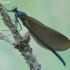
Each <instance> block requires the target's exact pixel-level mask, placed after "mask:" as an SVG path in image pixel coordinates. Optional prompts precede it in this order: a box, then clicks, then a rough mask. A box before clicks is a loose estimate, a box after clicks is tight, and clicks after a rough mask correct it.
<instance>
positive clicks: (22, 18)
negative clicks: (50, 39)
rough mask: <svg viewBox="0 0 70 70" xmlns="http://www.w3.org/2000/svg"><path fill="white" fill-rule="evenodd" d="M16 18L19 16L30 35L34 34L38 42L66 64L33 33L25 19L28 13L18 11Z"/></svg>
mask: <svg viewBox="0 0 70 70" xmlns="http://www.w3.org/2000/svg"><path fill="white" fill-rule="evenodd" d="M15 16H17V17H18V18H19V19H20V20H21V21H22V23H23V25H24V26H25V27H26V28H27V29H28V30H29V31H30V33H31V34H32V36H34V37H35V38H36V39H37V40H38V41H40V43H41V44H43V45H44V46H46V47H47V48H48V49H49V50H51V51H52V52H53V53H54V54H55V55H56V56H57V57H58V58H59V59H60V60H61V62H62V63H63V64H64V65H66V64H65V61H64V60H63V59H62V57H61V56H60V55H59V54H58V53H57V52H56V51H54V50H53V49H52V48H51V47H50V46H49V45H48V44H45V43H44V42H43V41H42V40H41V39H40V38H39V37H38V36H37V35H36V34H35V33H34V32H33V31H32V29H30V27H29V26H28V23H27V22H26V21H25V19H24V18H25V17H26V13H25V12H21V11H17V12H16V13H15Z"/></svg>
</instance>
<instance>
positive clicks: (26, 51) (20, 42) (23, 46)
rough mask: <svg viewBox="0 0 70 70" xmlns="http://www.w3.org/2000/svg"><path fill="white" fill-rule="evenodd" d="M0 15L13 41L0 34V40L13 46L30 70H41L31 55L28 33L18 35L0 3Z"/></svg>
mask: <svg viewBox="0 0 70 70" xmlns="http://www.w3.org/2000/svg"><path fill="white" fill-rule="evenodd" d="M0 14H1V16H2V17H3V18H2V19H3V22H4V23H5V24H6V26H7V27H8V28H9V30H10V31H11V32H12V34H13V37H14V38H13V39H14V40H13V41H12V40H11V39H10V38H9V37H7V36H5V35H3V33H0V38H2V39H3V40H5V41H7V42H9V43H10V44H12V45H13V46H14V48H16V49H18V50H19V52H20V53H21V54H22V56H23V57H24V59H25V60H26V62H27V64H28V66H29V67H30V70H42V68H41V65H40V64H39V63H38V62H37V60H36V57H35V56H34V55H33V52H32V48H31V47H30V45H29V41H30V33H29V32H27V33H26V34H25V36H21V35H20V33H19V32H18V30H17V28H16V27H15V26H14V25H13V23H12V21H11V19H10V17H9V15H8V14H7V12H6V11H5V10H4V8H3V6H2V4H1V3H0Z"/></svg>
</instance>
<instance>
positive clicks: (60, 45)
mask: <svg viewBox="0 0 70 70" xmlns="http://www.w3.org/2000/svg"><path fill="white" fill-rule="evenodd" d="M26 21H27V22H28V25H29V27H30V29H32V31H33V32H34V33H35V34H36V35H37V36H38V37H39V38H40V39H41V40H42V41H43V42H45V43H46V44H47V45H48V46H50V47H51V48H52V49H54V50H56V51H63V50H66V49H68V48H69V47H70V40H69V39H68V38H67V37H65V36H64V35H63V34H61V33H59V32H57V31H55V30H53V29H51V28H49V27H47V26H45V25H44V24H42V23H41V22H39V21H38V20H36V19H34V18H32V17H30V16H27V17H26ZM32 36H33V35H32ZM33 38H34V39H35V40H36V42H37V43H38V44H40V45H41V46H42V47H44V48H46V49H47V47H46V46H44V45H43V44H41V43H40V42H39V40H37V39H36V38H35V37H34V36H33Z"/></svg>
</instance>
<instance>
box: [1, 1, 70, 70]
mask: <svg viewBox="0 0 70 70" xmlns="http://www.w3.org/2000/svg"><path fill="white" fill-rule="evenodd" d="M2 1H3V2H8V3H3V6H5V7H6V8H7V9H9V10H10V9H11V8H12V7H13V6H18V9H19V10H21V11H24V12H26V13H27V14H28V15H29V16H32V17H34V18H36V19H37V20H39V21H41V22H42V23H43V24H45V25H46V26H49V27H51V28H53V29H55V30H57V31H59V32H61V33H62V34H64V35H65V36H66V37H68V38H69V39H70V0H2ZM8 14H9V15H10V17H11V19H12V20H13V19H14V13H8ZM21 24H22V23H21ZM22 27H23V30H22V31H21V32H20V33H21V34H23V35H24V34H25V33H26V32H27V29H26V28H25V27H24V26H22ZM7 29H8V28H7V27H6V26H5V24H4V23H3V22H2V17H0V30H7ZM3 33H4V34H5V35H8V34H10V32H9V31H6V32H3ZM10 37H11V36H10ZM11 38H12V37H11ZM30 45H31V47H32V48H33V53H34V55H36V58H37V60H38V62H39V63H40V64H41V66H42V68H43V69H44V70H52V69H53V70H70V55H69V53H70V49H68V50H66V51H63V52H58V53H59V54H60V55H61V56H62V57H63V58H64V60H65V61H66V64H67V66H66V67H64V66H63V65H62V63H61V62H60V60H59V59H58V58H57V57H56V56H55V55H54V54H53V53H51V51H49V50H45V49H43V48H41V47H40V46H39V45H38V44H37V43H36V42H35V41H34V40H33V39H32V38H31V40H30ZM0 70H29V67H28V65H27V64H26V61H25V60H24V58H23V57H22V56H21V53H20V52H19V51H18V50H17V49H14V48H13V47H12V46H11V45H10V44H9V43H7V42H5V41H3V40H1V41H0Z"/></svg>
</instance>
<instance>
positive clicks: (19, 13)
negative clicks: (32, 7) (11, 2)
mask: <svg viewBox="0 0 70 70" xmlns="http://www.w3.org/2000/svg"><path fill="white" fill-rule="evenodd" d="M16 15H17V17H19V18H20V19H23V18H24V17H25V15H26V13H25V12H21V11H17V13H16Z"/></svg>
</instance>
